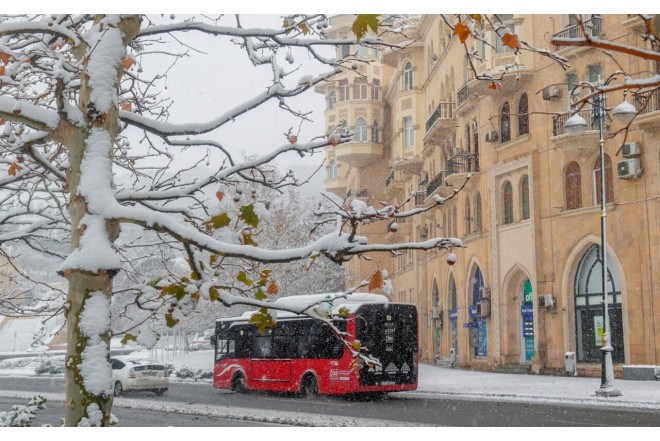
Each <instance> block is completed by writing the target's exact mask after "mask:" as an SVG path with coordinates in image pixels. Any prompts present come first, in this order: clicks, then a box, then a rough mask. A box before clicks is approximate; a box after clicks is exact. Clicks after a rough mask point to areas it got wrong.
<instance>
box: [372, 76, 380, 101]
mask: <svg viewBox="0 0 660 441" xmlns="http://www.w3.org/2000/svg"><path fill="white" fill-rule="evenodd" d="M373 81H374V82H373V83H372V85H371V99H372V100H380V80H376V79H374V80H373Z"/></svg>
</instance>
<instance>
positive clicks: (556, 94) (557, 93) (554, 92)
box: [543, 86, 561, 101]
mask: <svg viewBox="0 0 660 441" xmlns="http://www.w3.org/2000/svg"><path fill="white" fill-rule="evenodd" d="M559 98H561V89H560V88H559V86H548V87H546V88H545V89H543V99H544V100H546V101H554V100H558V99H559Z"/></svg>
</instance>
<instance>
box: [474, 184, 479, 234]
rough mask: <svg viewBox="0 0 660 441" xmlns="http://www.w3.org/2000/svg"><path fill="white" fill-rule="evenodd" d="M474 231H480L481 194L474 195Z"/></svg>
mask: <svg viewBox="0 0 660 441" xmlns="http://www.w3.org/2000/svg"><path fill="white" fill-rule="evenodd" d="M474 230H475V231H481V194H479V193H477V194H476V195H474Z"/></svg>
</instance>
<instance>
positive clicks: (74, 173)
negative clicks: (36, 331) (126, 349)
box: [63, 16, 140, 427]
mask: <svg viewBox="0 0 660 441" xmlns="http://www.w3.org/2000/svg"><path fill="white" fill-rule="evenodd" d="M102 19H103V16H99V17H97V19H96V23H99V22H100V21H101V20H102ZM117 28H118V29H119V30H120V31H121V32H122V33H123V35H122V43H123V45H124V47H125V46H126V45H127V44H128V43H129V42H130V41H131V40H133V39H134V38H135V36H136V35H137V32H138V31H139V29H140V18H139V16H131V17H126V18H122V20H121V21H120V22H119V24H118V25H117ZM103 35H105V34H103ZM101 38H104V36H101ZM93 50H94V48H91V49H90V48H81V50H80V51H79V57H80V59H84V60H85V62H84V64H85V65H86V66H87V63H88V62H89V59H90V56H89V52H93ZM107 69H115V70H116V72H117V81H116V83H115V84H114V91H109V93H114V94H116V91H117V90H119V81H120V79H121V76H122V74H123V67H122V65H121V60H119V62H118V63H117V65H114V66H113V65H110V64H109V65H108V66H107ZM89 79H90V76H89V74H88V73H87V71H85V72H84V73H83V74H82V84H81V90H80V101H79V104H78V106H79V108H80V109H81V110H82V111H83V112H84V113H85V114H86V115H87V123H88V124H87V125H88V128H84V129H80V130H79V131H77V132H76V133H72V134H69V136H68V139H65V140H63V143H64V144H66V145H67V147H68V149H69V163H70V173H69V195H70V198H69V207H68V210H69V215H70V218H71V252H72V253H73V252H74V251H76V250H77V249H79V248H80V246H81V239H82V238H83V237H84V235H85V229H86V227H85V226H84V225H81V221H82V220H83V218H85V216H86V215H91V216H95V215H97V213H90V211H89V206H88V201H87V200H86V198H85V197H84V196H83V195H81V194H80V182H81V178H82V177H83V175H82V173H84V172H85V171H84V168H82V169H81V165H82V164H83V162H84V160H85V156H86V154H87V153H88V152H89V150H90V147H89V145H88V141H89V140H90V138H91V135H92V130H93V129H100V130H103V131H104V133H107V135H108V138H109V140H110V145H111V146H112V145H114V143H115V140H116V137H117V131H118V109H117V107H116V103H113V104H112V105H111V106H110V108H109V109H107V111H106V112H105V113H104V114H103V115H102V116H103V117H102V118H99V115H98V113H94V112H89V111H88V110H89V105H90V99H91V98H90V96H91V89H90V84H89ZM93 104H94V103H92V108H93ZM108 155H109V156H111V155H112V148H110V149H109V151H108ZM108 185H111V183H108ZM104 222H105V230H106V231H107V233H108V239H109V241H110V243H113V242H114V241H115V239H116V238H117V236H118V232H119V229H118V226H117V224H116V222H114V221H110V220H107V219H104ZM116 270H117V269H116V268H115V269H110V268H105V269H99V270H97V271H93V272H92V271H86V270H83V269H80V268H76V267H74V268H71V269H65V270H64V276H65V277H66V278H67V280H68V282H69V292H68V297H67V302H66V309H67V311H66V317H67V355H66V363H65V366H66V375H65V381H66V416H65V422H64V424H65V426H68V427H71V426H80V425H89V426H108V425H110V423H111V410H112V386H113V385H112V370H111V368H110V364H109V356H110V351H109V349H110V335H111V332H110V323H111V322H110V302H111V297H112V276H113V275H114V274H115V271H116ZM85 314H87V316H85Z"/></svg>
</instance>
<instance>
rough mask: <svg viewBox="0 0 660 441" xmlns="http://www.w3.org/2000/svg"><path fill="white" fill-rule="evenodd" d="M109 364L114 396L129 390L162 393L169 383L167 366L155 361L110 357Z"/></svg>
mask: <svg viewBox="0 0 660 441" xmlns="http://www.w3.org/2000/svg"><path fill="white" fill-rule="evenodd" d="M110 364H111V366H112V382H113V387H114V394H115V396H120V395H123V393H124V392H126V391H129V390H149V391H152V392H153V393H155V394H156V395H163V394H164V393H165V392H166V391H167V388H168V386H169V384H170V379H169V373H168V372H167V366H165V365H164V364H162V363H159V362H157V361H153V360H145V359H133V358H127V357H112V358H111V359H110Z"/></svg>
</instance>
